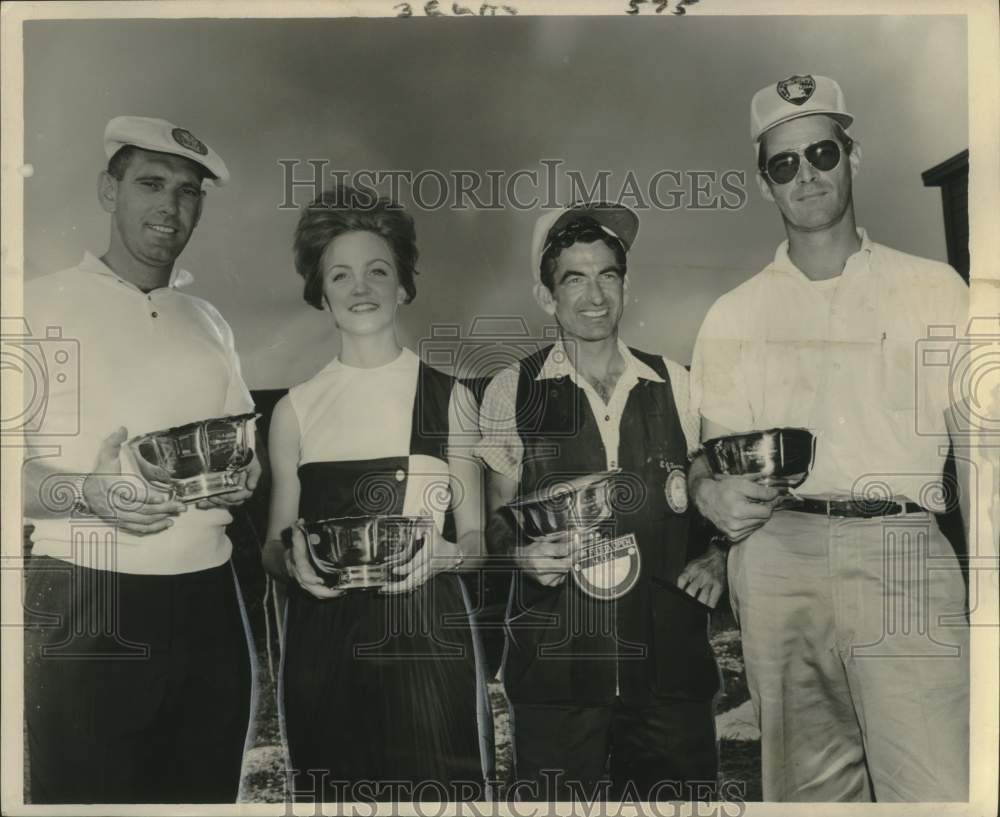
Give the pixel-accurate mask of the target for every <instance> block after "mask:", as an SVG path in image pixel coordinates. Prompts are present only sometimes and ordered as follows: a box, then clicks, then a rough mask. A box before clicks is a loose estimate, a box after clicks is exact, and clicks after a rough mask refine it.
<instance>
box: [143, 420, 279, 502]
mask: <svg viewBox="0 0 1000 817" xmlns="http://www.w3.org/2000/svg"><path fill="white" fill-rule="evenodd" d="M259 416H260V415H259V414H254V413H250V414H234V415H231V416H229V417H215V418H212V419H209V420H199V421H197V422H194V423H187V424H186V425H182V426H175V427H174V428H168V429H164V430H162V431H152V432H150V433H148V434H142V435H140V436H138V437H133V438H132V439H131V440H129V441H128V442H126V443H125V446H126V449H127V450H128V451H129V453H130V454H131V456H132V458H133V459H134V460H135V464H136V466H137V467H138V469H139V472H140V473H141V474H142V476H143V477H144V478H145V479H146V481H147V482H149V483H150V484H151V485H153V486H155V487H157V488H161V489H162V490H164V491H167V492H168V493H170V494H171V496H173V497H176V498H177V499H179V500H181V501H182V502H196V501H197V500H199V499H205V498H206V497H210V496H216V495H218V494H225V493H228V492H230V491H235V490H237V489H238V488H240V487H241V486H242V484H243V474H242V472H243V469H245V468H246V467H247V466H248V465H249V464H250V463H251V462H252V461H253V457H254V453H253V428H254V425H253V423H254V420H256V419H257V418H258V417H259Z"/></svg>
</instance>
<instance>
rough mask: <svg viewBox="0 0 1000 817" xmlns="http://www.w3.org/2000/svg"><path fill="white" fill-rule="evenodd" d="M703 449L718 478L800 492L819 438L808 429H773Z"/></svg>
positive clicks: (727, 438) (720, 439) (721, 440)
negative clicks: (748, 480)
mask: <svg viewBox="0 0 1000 817" xmlns="http://www.w3.org/2000/svg"><path fill="white" fill-rule="evenodd" d="M704 448H705V454H706V455H707V457H708V464H709V466H710V467H711V469H712V472H713V473H715V474H721V475H727V476H751V477H759V478H760V482H761V483H762V484H764V485H770V486H773V487H775V488H797V487H798V486H799V485H801V484H802V483H803V482H805V479H806V477H807V476H809V471H810V470H811V469H812V466H813V461H814V459H815V457H816V437H815V435H813V433H812V432H811V431H809V430H808V429H805V428H771V429H768V430H767V431H751V432H749V433H747V434H729V435H727V436H725V437H715V438H713V439H711V440H707V441H706V442H705V444H704Z"/></svg>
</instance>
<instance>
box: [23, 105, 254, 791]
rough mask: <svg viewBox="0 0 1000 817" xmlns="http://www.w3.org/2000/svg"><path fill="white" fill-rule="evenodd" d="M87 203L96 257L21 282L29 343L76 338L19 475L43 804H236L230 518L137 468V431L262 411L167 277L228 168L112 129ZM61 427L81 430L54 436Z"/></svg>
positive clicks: (28, 664)
mask: <svg viewBox="0 0 1000 817" xmlns="http://www.w3.org/2000/svg"><path fill="white" fill-rule="evenodd" d="M104 145H105V151H106V153H107V156H108V160H109V161H108V165H107V169H106V170H104V171H102V172H101V174H100V177H99V181H98V201H99V202H100V205H101V207H102V208H103V209H104V210H105V211H106V212H107V213H109V214H110V216H111V234H110V241H109V245H108V249H107V252H106V253H105V254H104V255H103V256H101V257H100V258H98V257H96V256H94V255H91V254H90V253H86V254H85V255H84V258H83V260H82V261H81V262H80V263H79V264H78V265H77V266H75V267H72V268H70V269H66V270H63V271H61V272H57V273H54V274H51V275H47V276H44V277H42V278H39V279H36V280H34V281H31V282H30V283H29V284H28V285H27V286H26V287H25V311H26V317H27V319H28V323H29V326H30V327H31V329H32V330H33V331H34V332H35V334H37V335H48V336H49V337H52V332H53V330H55V331H57V332H59V333H61V336H62V338H65V339H67V341H72V343H74V344H75V345H76V347H75V348H78V349H79V359H73V360H71V361H70V364H71V366H72V367H73V368H74V370H75V372H74V374H75V377H71V378H64V379H63V380H62V381H60V380H59V379H58V378H54V379H52V381H51V383H50V389H49V392H48V394H47V404H46V406H45V410H44V418H43V420H42V423H41V427H40V429H39V433H38V434H33V435H31V436H30V437H29V438H28V450H27V453H26V461H25V467H24V479H23V485H24V505H25V508H24V510H25V517H26V521H28V522H30V523H31V524H33V525H34V531H33V533H32V551H31V559H30V561H29V563H28V565H27V568H26V571H25V572H26V589H25V611H26V612H25V618H26V625H27V626H26V635H25V713H26V720H27V735H28V744H29V747H28V751H29V762H30V773H31V781H30V798H31V802H34V803H119V802H125V803H139V802H154V803H162V802H193V803H201V802H226V801H228V802H233V801H234V800H235V799H236V797H237V792H238V787H239V778H240V768H241V763H242V755H243V749H244V746H245V743H246V741H247V738H248V730H249V724H250V701H251V695H252V688H253V668H252V658H251V651H250V646H249V640H248V630H247V628H246V621H245V614H244V611H243V605H242V602H241V600H240V598H239V590H238V587H237V585H236V583H235V576H234V574H233V572H232V568H231V566H230V564H229V559H230V553H231V551H232V546H231V544H230V542H229V540H228V538H227V537H226V533H225V528H226V525H227V524H228V523H229V522H230V521H231V519H232V517H231V516H230V514H229V511H228V510H227V508H228V507H229V506H235V505H239V504H240V503H242V502H243V501H244V500H245V499H246V498H247V497H248V496H250V494H251V492H252V491H253V489H254V486H255V485H256V482H257V479H258V477H259V474H260V466H259V464H257V463H256V461H255V462H254V463H253V464H252V465H251V467H250V468H249V469H248V471H247V473H246V480H245V482H244V483H243V487H241V488H239V489H237V490H234V491H232V492H230V493H227V494H223V495H220V496H216V497H212V498H211V499H207V500H202V501H200V502H198V503H197V504H195V505H191V506H188V505H185V504H184V503H182V502H179V501H177V500H176V499H174V498H172V497H171V496H170V495H168V494H166V493H164V492H162V491H160V490H158V489H156V488H154V487H152V486H151V485H149V484H147V483H145V482H144V481H142V480H141V479H140V478H139V477H137V476H135V475H134V474H131V473H130V471H131V470H132V469H131V467H130V466H129V465H127V464H126V463H127V460H123V458H122V444H123V443H124V442H125V441H126V439H127V438H128V437H129V436H135V435H138V434H141V433H146V432H150V431H156V430H161V429H166V428H170V427H173V426H178V425H183V424H186V423H189V422H194V421H198V420H204V419H208V418H213V417H220V416H224V415H231V414H239V413H244V412H249V411H251V410H252V409H253V403H252V401H251V399H250V394H249V392H248V391H247V388H246V386H245V385H244V383H243V379H242V377H241V375H240V367H239V361H238V359H237V356H236V350H235V347H234V343H233V335H232V332H231V331H230V329H229V326H228V325H227V324H226V322H225V321H224V320H223V319H222V317H221V316H220V315H219V313H218V312H217V311H216V310H215V308H214V307H212V306H211V305H210V304H208V303H207V302H205V301H203V300H201V299H200V298H195V297H193V296H191V295H186V294H184V293H183V292H182V291H181V287H183V286H185V285H186V284H188V283H190V281H191V276H190V274H189V273H187V272H185V271H184V270H182V269H180V268H179V267H177V266H175V262H176V260H177V257H178V256H179V255H180V253H181V251H182V250H183V249H184V247H185V246H186V245H187V242H188V240H189V239H190V237H191V234H192V232H193V231H194V228H195V226H196V225H197V224H198V219H199V217H200V215H201V211H202V206H203V203H204V197H205V190H204V189H203V182H204V181H205V180H206V179H207V180H211V181H212V182H214V184H215V185H222V184H225V182H226V181H227V180H228V178H229V173H228V171H227V169H226V166H225V164H224V163H223V161H222V159H220V158H219V156H218V155H217V154H216V153H215V151H213V150H212V149H211V148H209V147H208V146H207V145H206V144H205V143H204V142H202V141H201V140H200V139H198V138H197V137H195V136H194V135H193V134H191V133H190V132H189V131H187V130H184V129H182V128H178V127H176V126H175V125H173V124H171V123H170V122H167V121H165V120H162V119H148V118H145V117H133V116H127V117H118V118H116V119H112V120H111V121H110V122H109V123H108V126H107V129H106V131H105V136H104ZM67 418H69V419H70V420H72V421H73V422H74V423H75V426H74V427H75V428H76V429H77V433H75V434H72V435H68V436H62V435H60V429H64V428H65V427H66V425H67V423H66V421H67Z"/></svg>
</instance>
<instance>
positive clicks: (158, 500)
mask: <svg viewBox="0 0 1000 817" xmlns="http://www.w3.org/2000/svg"><path fill="white" fill-rule="evenodd" d="M127 439H128V431H127V430H126V429H125V428H124V427H122V428H119V429H118V430H117V431H114V432H112V433H111V434H109V435H108V436H107V437H106V438H105V439H104V441H103V442H102V443H101V448H100V450H99V451H98V453H97V460H96V462H95V464H94V470H93V473H91V474H89V475H88V476H87V478H86V479H85V480H84V482H83V498H84V500H85V501H86V503H87V506H88V507H89V508H90V510H91V512H92V513H93V514H94V515H95V516H98V517H100V518H101V519H104V520H106V521H108V522H111V523H113V524H114V525H115V526H117V527H118V528H120V529H121V530H123V531H126V532H128V533H134V534H137V535H139V536H148V535H149V534H152V533H159V532H160V531H162V530H166V529H167V528H169V527H170V526H171V525H173V524H174V520H173V517H175V516H177V515H179V514H182V513H184V512H185V511H186V510H187V506H185V505H184V503H183V502H179V501H178V500H176V499H171V498H170V495H169V494H167V493H164V492H163V491H160V490H158V489H157V488H154V487H153V486H152V485H149V484H148V483H147V482H144V481H141V480H139V479H137V478H133V479H131V480H127V479H125V478H124V477H123V476H122V464H121V448H122V443H124V442H125V440H127Z"/></svg>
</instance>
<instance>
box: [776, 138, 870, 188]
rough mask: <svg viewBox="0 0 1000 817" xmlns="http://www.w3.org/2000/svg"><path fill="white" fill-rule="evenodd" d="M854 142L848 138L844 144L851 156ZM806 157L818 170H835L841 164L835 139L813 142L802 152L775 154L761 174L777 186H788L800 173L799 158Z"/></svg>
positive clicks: (790, 151)
mask: <svg viewBox="0 0 1000 817" xmlns="http://www.w3.org/2000/svg"><path fill="white" fill-rule="evenodd" d="M853 144H854V142H853V141H852V140H851V139H850V137H847V141H846V142H845V143H844V153H846V154H848V155H850V153H851V146H852V145H853ZM801 156H805V157H806V160H807V161H808V162H809V164H811V165H812V166H813V167H815V168H816V169H817V170H822V171H824V172H825V171H829V170H833V169H834V168H835V167H836V166H837V165H838V164H840V145H839V144H837V142H836V141H835V140H834V139H824V140H822V141H821V142H813V143H812V144H811V145H808V146H806V147H804V148H802V149H801V150H783V151H781V153H775V154H774V156H772V157H771V158H770V159H768V160H767V162H766V163H765V164H764V166H763V167H761V172H762V173H763V174H764V175H765V176H767V178H769V179H770V180H771V181H772V182H774V183H775V184H788V183H789V182H790V181H791V180H792V179H794V178H795V177H796V176H797V175H798V172H799V162H800V161H801V159H800V158H799V157H801Z"/></svg>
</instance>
